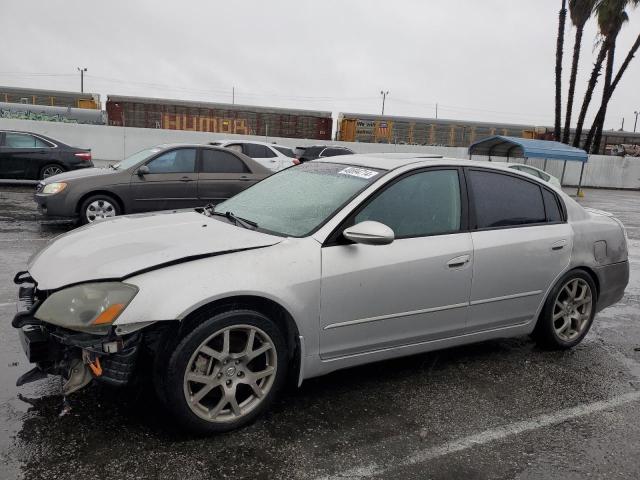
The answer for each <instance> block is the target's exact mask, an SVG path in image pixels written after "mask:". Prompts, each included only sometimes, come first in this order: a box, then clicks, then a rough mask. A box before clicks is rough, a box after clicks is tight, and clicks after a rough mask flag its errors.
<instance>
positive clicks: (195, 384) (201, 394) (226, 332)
mask: <svg viewBox="0 0 640 480" xmlns="http://www.w3.org/2000/svg"><path fill="white" fill-rule="evenodd" d="M277 363H278V356H277V352H276V348H275V346H274V342H273V340H272V339H271V338H270V337H269V335H267V334H266V333H265V332H264V331H262V330H261V329H259V328H257V327H255V326H252V325H233V326H230V327H226V328H223V329H221V330H219V331H217V332H216V333H214V334H213V335H211V336H209V337H208V338H207V339H206V340H205V341H204V342H202V343H201V344H200V346H199V347H198V348H197V349H196V350H195V351H194V353H193V355H191V358H190V359H189V362H188V363H187V368H186V371H185V374H184V395H185V399H186V402H187V405H189V408H190V409H191V411H192V412H193V413H195V414H196V415H198V416H199V417H200V418H202V419H204V420H207V421H209V422H228V421H235V420H238V419H240V418H242V417H243V416H245V415H247V414H248V413H249V412H251V411H252V410H254V409H255V408H256V407H257V406H258V405H259V404H260V403H261V402H262V400H263V399H264V398H265V397H266V395H267V394H268V393H269V391H270V390H271V387H272V386H273V384H274V381H275V378H276V373H277Z"/></svg>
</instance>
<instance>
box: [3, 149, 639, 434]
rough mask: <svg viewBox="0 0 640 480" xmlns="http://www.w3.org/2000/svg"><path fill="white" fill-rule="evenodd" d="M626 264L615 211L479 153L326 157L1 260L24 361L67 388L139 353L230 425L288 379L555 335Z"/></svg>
mask: <svg viewBox="0 0 640 480" xmlns="http://www.w3.org/2000/svg"><path fill="white" fill-rule="evenodd" d="M628 278H629V264H628V260H627V245H626V236H625V232H624V227H623V226H622V224H621V223H620V222H619V221H618V220H617V219H615V218H613V217H612V216H611V215H609V214H607V213H605V212H599V211H594V210H588V209H584V208H582V207H581V206H580V205H578V204H577V203H576V202H575V201H574V200H572V199H571V198H570V197H569V196H567V195H565V194H564V193H563V192H562V191H560V190H558V189H556V188H554V187H553V186H551V185H549V184H548V183H545V182H543V181H542V180H536V179H534V178H533V177H531V176H529V175H523V174H521V173H519V172H516V171H513V170H510V169H508V168H506V167H501V166H498V165H495V164H490V163H481V162H471V161H462V160H449V159H442V158H400V157H397V156H396V157H387V158H384V157H367V156H361V155H358V156H342V157H336V158H335V159H324V160H322V161H320V160H319V161H314V162H309V163H305V164H303V165H299V166H296V167H292V168H289V169H286V170H283V171H282V172H279V173H277V174H275V175H272V176H270V177H268V178H266V179H265V180H263V181H261V182H260V183H258V184H256V185H255V186H253V187H251V188H249V189H247V190H245V191H243V192H241V193H239V194H238V195H236V196H235V197H233V198H231V199H229V200H227V201H225V202H223V203H221V204H218V205H217V206H215V207H214V206H208V207H206V208H203V209H196V210H192V211H182V212H173V213H162V214H145V215H132V216H123V217H115V218H113V219H108V220H105V221H101V222H97V223H95V224H93V225H91V226H89V227H85V228H82V229H79V230H75V231H72V232H70V233H68V234H66V235H63V236H62V237H59V238H58V239H56V240H55V241H53V242H52V243H50V244H49V245H48V246H46V247H45V248H44V249H43V250H42V251H41V252H40V253H39V254H38V255H36V256H35V257H34V258H32V259H31V260H30V263H29V264H28V266H27V270H25V271H24V272H19V273H18V275H16V279H15V280H16V283H19V284H20V285H21V288H20V304H19V305H20V311H19V313H18V314H17V315H16V317H15V319H14V322H13V325H14V326H15V327H16V328H19V329H20V332H21V335H22V337H23V344H24V345H25V349H26V352H27V354H28V356H29V360H30V361H31V362H33V363H35V364H36V367H35V369H34V370H33V371H31V372H30V373H28V374H26V375H25V376H23V377H22V378H20V379H19V380H18V383H19V384H21V383H25V382H28V381H33V380H35V379H38V378H41V377H42V376H43V375H45V374H57V375H61V376H62V377H63V379H64V387H63V389H64V392H65V393H67V394H68V393H71V392H73V391H75V390H78V389H79V388H81V387H82V386H84V385H86V384H87V383H89V382H91V381H99V382H104V383H107V384H111V385H122V384H124V383H127V382H128V381H130V379H131V378H132V376H133V375H134V372H135V371H136V369H135V365H136V362H138V361H139V359H140V358H141V357H142V356H143V355H146V356H149V357H151V360H152V361H153V365H154V368H153V376H154V382H155V385H156V390H157V391H158V393H159V395H160V398H161V399H162V400H163V402H164V403H165V404H166V405H167V407H168V408H169V410H170V411H171V412H172V413H173V415H174V416H175V418H176V419H177V420H178V421H179V423H180V424H181V425H182V426H184V427H185V428H188V429H191V430H195V431H200V432H221V431H227V430H231V429H234V428H238V427H240V426H243V425H246V424H247V423H248V422H251V421H252V420H254V419H255V418H256V417H257V416H258V415H260V414H261V413H263V412H264V411H265V410H266V409H267V408H268V407H269V406H270V405H271V404H272V402H273V400H274V398H275V396H276V395H277V393H278V392H279V390H281V388H282V387H283V385H284V384H285V381H286V379H287V378H292V377H293V378H294V379H296V380H297V382H298V384H299V383H301V382H302V381H303V380H304V379H307V378H310V377H315V376H318V375H323V374H326V373H328V372H331V371H333V370H336V369H341V368H348V367H352V366H354V365H359V364H363V363H368V362H375V361H380V360H386V359H389V358H393V357H398V356H402V355H412V354H416V353H420V352H426V351H430V350H436V349H442V348H447V347H452V346H457V345H463V344H468V343H472V342H478V341H482V340H487V339H492V338H500V337H512V336H520V335H527V334H533V336H534V338H535V339H536V341H537V342H539V343H540V344H541V345H542V346H544V347H546V348H557V349H565V348H570V347H573V346H575V345H576V344H578V343H579V342H580V341H581V340H582V339H583V338H584V337H585V335H587V332H588V331H589V328H590V327H591V324H592V323H593V321H594V316H595V315H596V312H598V311H599V310H601V309H603V308H605V307H607V306H609V305H611V304H613V303H615V302H617V301H618V300H620V299H621V297H622V295H623V293H624V289H625V287H626V285H627V282H628Z"/></svg>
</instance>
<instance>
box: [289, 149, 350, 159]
mask: <svg viewBox="0 0 640 480" xmlns="http://www.w3.org/2000/svg"><path fill="white" fill-rule="evenodd" d="M295 152H296V154H297V156H298V159H299V160H300V161H301V162H308V161H309V160H315V159H316V158H324V157H335V156H337V155H353V154H354V153H355V152H354V151H353V150H350V149H348V148H346V147H335V146H332V145H312V146H310V147H296V150H295Z"/></svg>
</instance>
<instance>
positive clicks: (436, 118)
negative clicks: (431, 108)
mask: <svg viewBox="0 0 640 480" xmlns="http://www.w3.org/2000/svg"><path fill="white" fill-rule="evenodd" d="M437 119H438V104H437V103H436V120H437Z"/></svg>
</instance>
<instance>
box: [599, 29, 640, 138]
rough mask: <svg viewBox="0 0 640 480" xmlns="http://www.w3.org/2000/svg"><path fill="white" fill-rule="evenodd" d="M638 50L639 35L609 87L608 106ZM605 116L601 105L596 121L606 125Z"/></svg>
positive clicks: (639, 44) (639, 45) (639, 47)
mask: <svg viewBox="0 0 640 480" xmlns="http://www.w3.org/2000/svg"><path fill="white" fill-rule="evenodd" d="M638 49H640V35H638V38H636V41H635V42H634V44H633V45H632V46H631V49H630V50H629V53H627V56H626V57H625V59H624V62H622V65H620V69H619V70H618V73H616V77H615V78H614V79H613V82H612V83H611V86H610V87H609V90H608V92H607V97H606V102H605V103H606V104H608V102H609V100H611V97H612V96H613V92H614V91H615V89H616V87H617V86H618V83H620V79H621V78H622V75H623V74H624V72H625V71H626V70H627V67H628V66H629V64H630V63H631V60H633V58H634V57H635V54H636V52H637V51H638ZM605 114H606V109H602V105H601V106H600V110H598V114H597V115H596V121H598V123H599V124H604V115H605ZM594 123H595V121H594ZM600 134H601V135H602V131H600ZM599 146H600V145H598V147H599ZM594 147H595V145H594ZM594 150H595V148H594Z"/></svg>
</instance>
